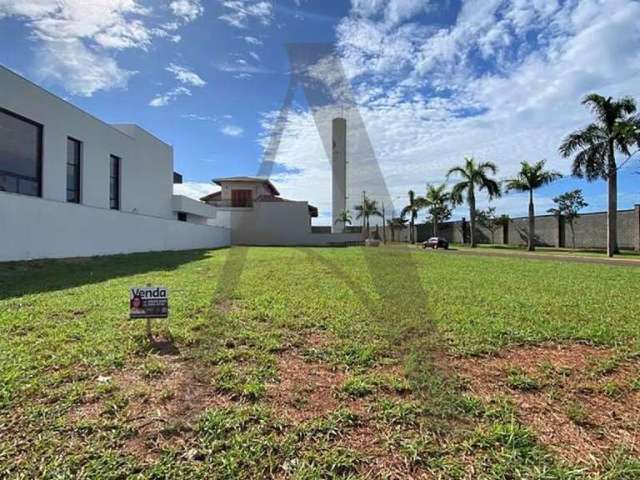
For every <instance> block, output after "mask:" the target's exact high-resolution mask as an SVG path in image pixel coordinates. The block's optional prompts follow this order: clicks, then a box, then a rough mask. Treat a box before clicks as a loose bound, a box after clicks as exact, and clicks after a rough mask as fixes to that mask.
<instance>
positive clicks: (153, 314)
mask: <svg viewBox="0 0 640 480" xmlns="http://www.w3.org/2000/svg"><path fill="white" fill-rule="evenodd" d="M168 316H169V290H168V289H167V288H166V287H136V288H132V289H130V293H129V318H167V317H168Z"/></svg>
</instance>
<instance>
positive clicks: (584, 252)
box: [453, 244, 640, 262]
mask: <svg viewBox="0 0 640 480" xmlns="http://www.w3.org/2000/svg"><path fill="white" fill-rule="evenodd" d="M453 248H458V249H462V250H470V248H469V247H467V246H465V245H461V244H457V245H454V246H453ZM477 249H478V250H479V251H484V252H491V251H493V252H500V253H519V254H527V255H559V256H562V257H574V256H575V257H594V258H606V255H607V251H606V250H601V249H597V248H555V247H536V250H535V252H528V251H527V248H526V245H499V244H495V245H490V244H480V245H478V247H477ZM615 258H621V259H624V260H637V261H639V262H640V252H636V251H634V250H620V253H618V254H617V255H616V257H615Z"/></svg>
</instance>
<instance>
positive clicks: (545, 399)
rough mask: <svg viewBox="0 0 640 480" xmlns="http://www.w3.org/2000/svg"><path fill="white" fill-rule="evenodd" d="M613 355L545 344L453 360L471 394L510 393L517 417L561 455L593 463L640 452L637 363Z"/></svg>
mask: <svg viewBox="0 0 640 480" xmlns="http://www.w3.org/2000/svg"><path fill="white" fill-rule="evenodd" d="M614 355H615V353H614V352H613V351H612V350H609V349H605V348H597V347H593V346H589V345H584V344H567V345H555V344H544V345H539V346H526V347H515V348H510V349H507V350H504V351H502V352H499V353H498V354H495V355H491V356H486V357H483V358H481V359H478V358H453V359H450V360H449V361H450V364H451V365H452V366H453V368H454V369H455V371H457V372H458V374H459V375H460V376H461V377H463V378H464V379H466V380H467V382H468V385H469V389H470V391H471V392H472V393H474V394H476V395H478V396H480V397H483V398H485V399H486V398H491V397H494V396H496V395H506V396H507V397H509V398H511V399H512V400H513V402H514V404H515V406H516V411H517V415H518V417H519V418H520V420H521V421H522V422H523V423H524V424H526V425H528V426H529V427H531V428H532V429H533V431H534V432H536V434H537V435H538V437H539V439H540V440H541V441H542V442H543V443H544V444H546V445H547V446H549V448H550V449H551V450H553V451H554V452H555V453H557V454H558V455H559V456H560V457H562V458H564V459H566V460H568V461H571V462H579V463H588V464H591V465H593V463H594V461H595V463H598V462H599V461H601V460H602V459H603V458H604V456H605V455H606V453H607V452H608V451H610V450H611V449H612V448H615V447H617V446H621V445H623V446H625V447H626V448H628V449H630V450H631V451H632V452H634V453H636V454H640V391H639V389H638V386H637V383H634V382H637V381H638V379H639V378H640V362H639V361H638V359H637V358H636V359H626V360H624V361H613V359H614V358H615V356H614ZM523 379H524V380H523ZM595 459H598V460H595Z"/></svg>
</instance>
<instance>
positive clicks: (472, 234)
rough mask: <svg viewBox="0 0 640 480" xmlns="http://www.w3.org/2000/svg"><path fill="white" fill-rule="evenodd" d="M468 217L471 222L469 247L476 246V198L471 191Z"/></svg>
mask: <svg viewBox="0 0 640 480" xmlns="http://www.w3.org/2000/svg"><path fill="white" fill-rule="evenodd" d="M469 217H470V218H469V222H470V224H471V231H470V232H469V233H470V235H469V237H470V238H469V240H470V241H471V248H476V199H475V197H474V196H473V193H472V192H469Z"/></svg>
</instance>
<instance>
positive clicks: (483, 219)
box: [476, 207, 498, 243]
mask: <svg viewBox="0 0 640 480" xmlns="http://www.w3.org/2000/svg"><path fill="white" fill-rule="evenodd" d="M497 218H498V217H496V207H489V208H487V209H486V210H478V212H477V214H476V220H477V222H478V224H480V225H481V226H483V227H484V228H486V229H487V230H489V231H490V232H491V243H495V242H494V241H493V237H494V231H495V230H496V228H497V225H496V223H495V222H496V220H497Z"/></svg>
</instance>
